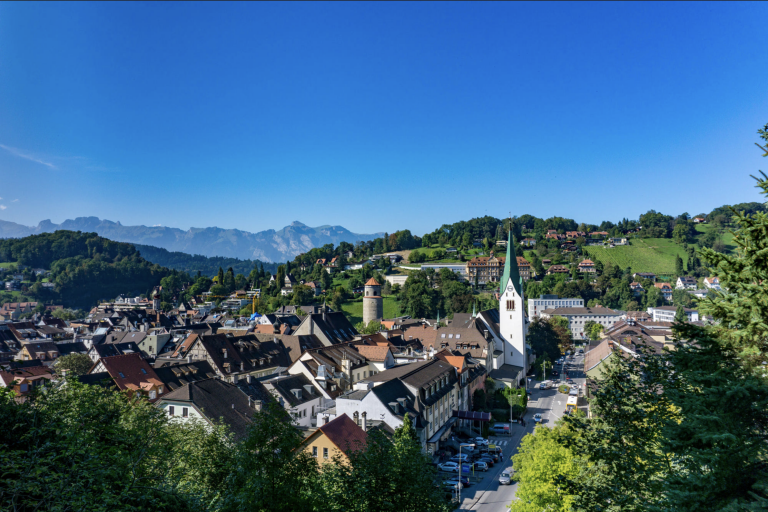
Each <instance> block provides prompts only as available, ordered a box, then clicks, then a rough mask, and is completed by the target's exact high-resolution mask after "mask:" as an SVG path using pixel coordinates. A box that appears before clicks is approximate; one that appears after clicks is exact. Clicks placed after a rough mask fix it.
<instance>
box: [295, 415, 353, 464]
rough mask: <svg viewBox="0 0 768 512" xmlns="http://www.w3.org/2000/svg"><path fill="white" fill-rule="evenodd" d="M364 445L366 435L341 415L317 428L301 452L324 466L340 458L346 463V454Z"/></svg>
mask: <svg viewBox="0 0 768 512" xmlns="http://www.w3.org/2000/svg"><path fill="white" fill-rule="evenodd" d="M365 444H366V433H365V431H364V430H363V429H362V428H360V427H358V426H357V424H356V423H355V422H354V421H353V420H352V419H351V418H350V417H349V416H347V415H346V414H342V415H341V416H339V417H337V418H336V419H334V420H331V421H329V422H328V423H326V424H325V425H322V426H319V427H317V430H316V431H315V432H313V433H312V434H311V435H310V436H309V437H308V438H307V439H305V440H304V443H303V444H302V447H303V450H304V451H305V452H307V453H308V454H309V455H311V456H312V457H315V458H316V459H317V462H318V464H325V463H326V462H330V461H332V460H333V458H334V457H335V456H337V455H338V456H340V457H341V459H342V460H343V461H344V462H348V461H349V458H348V457H347V455H346V454H347V452H350V451H357V450H362V449H364V448H365Z"/></svg>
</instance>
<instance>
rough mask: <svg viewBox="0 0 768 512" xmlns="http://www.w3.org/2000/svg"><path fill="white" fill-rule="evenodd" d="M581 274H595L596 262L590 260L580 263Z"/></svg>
mask: <svg viewBox="0 0 768 512" xmlns="http://www.w3.org/2000/svg"><path fill="white" fill-rule="evenodd" d="M579 272H587V273H591V274H594V273H595V262H594V261H592V260H589V259H585V260H582V262H581V263H579Z"/></svg>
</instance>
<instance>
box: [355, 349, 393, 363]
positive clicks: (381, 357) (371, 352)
mask: <svg viewBox="0 0 768 512" xmlns="http://www.w3.org/2000/svg"><path fill="white" fill-rule="evenodd" d="M355 348H356V349H357V351H358V352H359V353H360V355H361V356H363V357H364V358H366V359H367V360H369V361H386V359H387V352H389V347H388V346H373V345H355Z"/></svg>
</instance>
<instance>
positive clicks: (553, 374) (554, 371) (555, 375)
mask: <svg viewBox="0 0 768 512" xmlns="http://www.w3.org/2000/svg"><path fill="white" fill-rule="evenodd" d="M549 374H550V375H551V376H553V377H559V376H560V372H558V371H557V370H551V371H550V372H549Z"/></svg>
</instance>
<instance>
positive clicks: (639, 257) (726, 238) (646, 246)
mask: <svg viewBox="0 0 768 512" xmlns="http://www.w3.org/2000/svg"><path fill="white" fill-rule="evenodd" d="M711 229H714V228H712V226H709V225H698V226H696V231H697V232H698V233H700V234H704V233H707V232H708V231H709V230H711ZM722 240H723V243H725V247H726V250H727V252H731V251H733V250H735V249H736V245H735V244H734V243H733V235H732V234H731V233H729V232H726V233H724V234H723V235H722ZM630 243H631V244H632V245H625V246H617V247H613V248H608V247H586V250H587V252H588V253H589V257H590V259H592V260H593V261H598V260H599V261H602V262H603V264H606V263H609V262H610V263H613V264H614V265H618V266H619V267H621V268H626V267H630V268H631V269H632V270H633V271H634V272H653V273H654V274H661V275H664V274H673V273H674V272H675V256H680V257H681V258H682V259H683V261H686V259H687V254H686V252H685V249H683V246H682V245H679V244H676V243H675V242H674V241H673V240H672V239H671V238H632V239H630ZM695 247H696V249H697V250H698V249H699V246H698V245H695Z"/></svg>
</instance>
